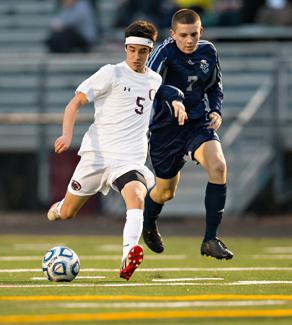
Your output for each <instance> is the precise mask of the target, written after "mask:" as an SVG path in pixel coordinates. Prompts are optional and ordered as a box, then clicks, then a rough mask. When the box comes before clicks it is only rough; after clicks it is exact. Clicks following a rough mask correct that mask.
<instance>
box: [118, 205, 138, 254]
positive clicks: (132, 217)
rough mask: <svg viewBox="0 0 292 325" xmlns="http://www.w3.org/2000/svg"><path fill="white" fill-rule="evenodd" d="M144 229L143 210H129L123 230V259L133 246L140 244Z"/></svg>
mask: <svg viewBox="0 0 292 325" xmlns="http://www.w3.org/2000/svg"><path fill="white" fill-rule="evenodd" d="M142 229H143V211H142V210H140V209H131V210H128V211H127V217H126V223H125V227H124V232H123V259H124V258H125V257H126V256H127V255H128V253H129V251H130V249H131V248H132V247H133V246H135V245H138V242H139V239H140V237H141V234H142Z"/></svg>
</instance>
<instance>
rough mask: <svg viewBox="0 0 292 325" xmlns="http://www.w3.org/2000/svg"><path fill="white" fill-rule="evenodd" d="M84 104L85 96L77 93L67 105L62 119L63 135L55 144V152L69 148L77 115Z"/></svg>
mask: <svg viewBox="0 0 292 325" xmlns="http://www.w3.org/2000/svg"><path fill="white" fill-rule="evenodd" d="M86 103H88V100H87V98H86V96H85V94H83V93H79V94H77V95H76V96H75V97H73V98H72V99H71V101H70V103H69V104H68V105H67V107H66V109H65V114H64V119H63V134H62V136H61V137H59V138H58V139H57V140H56V142H55V152H57V153H62V152H64V151H66V150H67V149H68V148H69V146H70V143H71V140H72V136H73V127H74V124H75V120H76V116H77V113H78V111H79V109H80V108H81V107H82V106H83V105H85V104H86Z"/></svg>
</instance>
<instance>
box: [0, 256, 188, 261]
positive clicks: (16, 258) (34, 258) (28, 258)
mask: <svg viewBox="0 0 292 325" xmlns="http://www.w3.org/2000/svg"><path fill="white" fill-rule="evenodd" d="M79 258H80V260H83V261H92V260H107V261H110V260H121V258H122V256H121V255H92V256H90V255H87V256H79ZM42 259H43V256H1V257H0V261H2V262H12V261H41V260H42ZM183 259H186V255H163V256H157V255H148V256H147V260H183Z"/></svg>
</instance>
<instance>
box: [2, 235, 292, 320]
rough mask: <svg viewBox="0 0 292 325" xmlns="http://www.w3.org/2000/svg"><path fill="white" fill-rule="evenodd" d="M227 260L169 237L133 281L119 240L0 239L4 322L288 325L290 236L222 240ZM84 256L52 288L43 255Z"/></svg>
mask: <svg viewBox="0 0 292 325" xmlns="http://www.w3.org/2000/svg"><path fill="white" fill-rule="evenodd" d="M221 239H222V240H223V242H224V243H225V244H226V245H227V247H228V248H229V249H230V250H231V251H232V252H233V253H234V258H233V259H232V260H230V261H225V260H222V261H219V260H216V259H214V258H210V257H208V258H207V257H202V256H201V255H200V244H201V238H197V237H196V238H190V237H165V238H164V242H165V251H164V253H162V254H155V253H153V252H151V251H150V250H149V249H148V248H147V247H146V246H145V245H144V244H143V242H142V241H141V244H142V245H143V247H144V250H145V258H144V261H143V263H142V264H141V265H140V267H139V269H137V271H136V272H135V273H134V274H133V276H132V278H131V279H130V280H129V281H126V280H123V279H121V278H119V267H120V260H121V250H122V247H121V245H122V243H121V241H122V238H121V237H109V236H106V237H100V236H98V237H93V236H86V237H85V236H84V237H81V236H80V237H78V236H1V238H0V323H15V324H45V323H48V324H55V323H56V324H97V323H102V324H130V325H131V324H137V322H139V324H142V325H144V324H150V323H154V324H194V323H197V324H214V323H215V321H216V325H217V324H235V322H236V324H291V322H292V308H291V303H292V277H291V274H292V239H268V238H259V239H249V238H230V237H227V238H221ZM57 245H64V246H67V247H70V248H72V249H73V250H74V251H75V252H76V253H77V254H78V256H79V258H80V262H81V271H80V273H79V275H78V277H77V278H76V279H75V280H74V281H72V282H71V283H52V282H49V281H48V280H46V279H45V276H44V274H43V272H42V270H41V262H42V257H43V255H44V254H45V253H46V252H47V250H49V249H50V248H52V247H54V246H57Z"/></svg>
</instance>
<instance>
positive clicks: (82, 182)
mask: <svg viewBox="0 0 292 325" xmlns="http://www.w3.org/2000/svg"><path fill="white" fill-rule="evenodd" d="M131 170H137V171H138V172H140V173H141V174H142V175H143V176H144V178H145V180H146V183H147V188H148V189H150V188H151V187H153V186H154V175H153V173H152V172H151V171H150V170H149V169H148V168H147V167H146V166H145V165H142V164H139V163H135V162H131V161H126V160H118V159H109V158H104V157H101V156H98V155H97V154H96V153H94V152H85V153H84V154H83V155H82V157H81V159H80V161H79V163H78V165H77V166H76V169H75V171H74V174H73V176H72V178H71V181H70V183H69V185H68V188H67V189H68V191H69V192H70V193H71V194H73V195H77V196H87V195H94V194H96V193H97V192H101V193H102V194H103V195H107V193H108V192H109V190H110V188H111V187H112V188H113V189H114V190H115V191H117V192H118V189H117V187H116V186H115V185H114V184H113V183H114V181H115V180H116V179H117V178H119V177H120V176H122V175H124V174H125V173H127V172H129V171H131Z"/></svg>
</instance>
